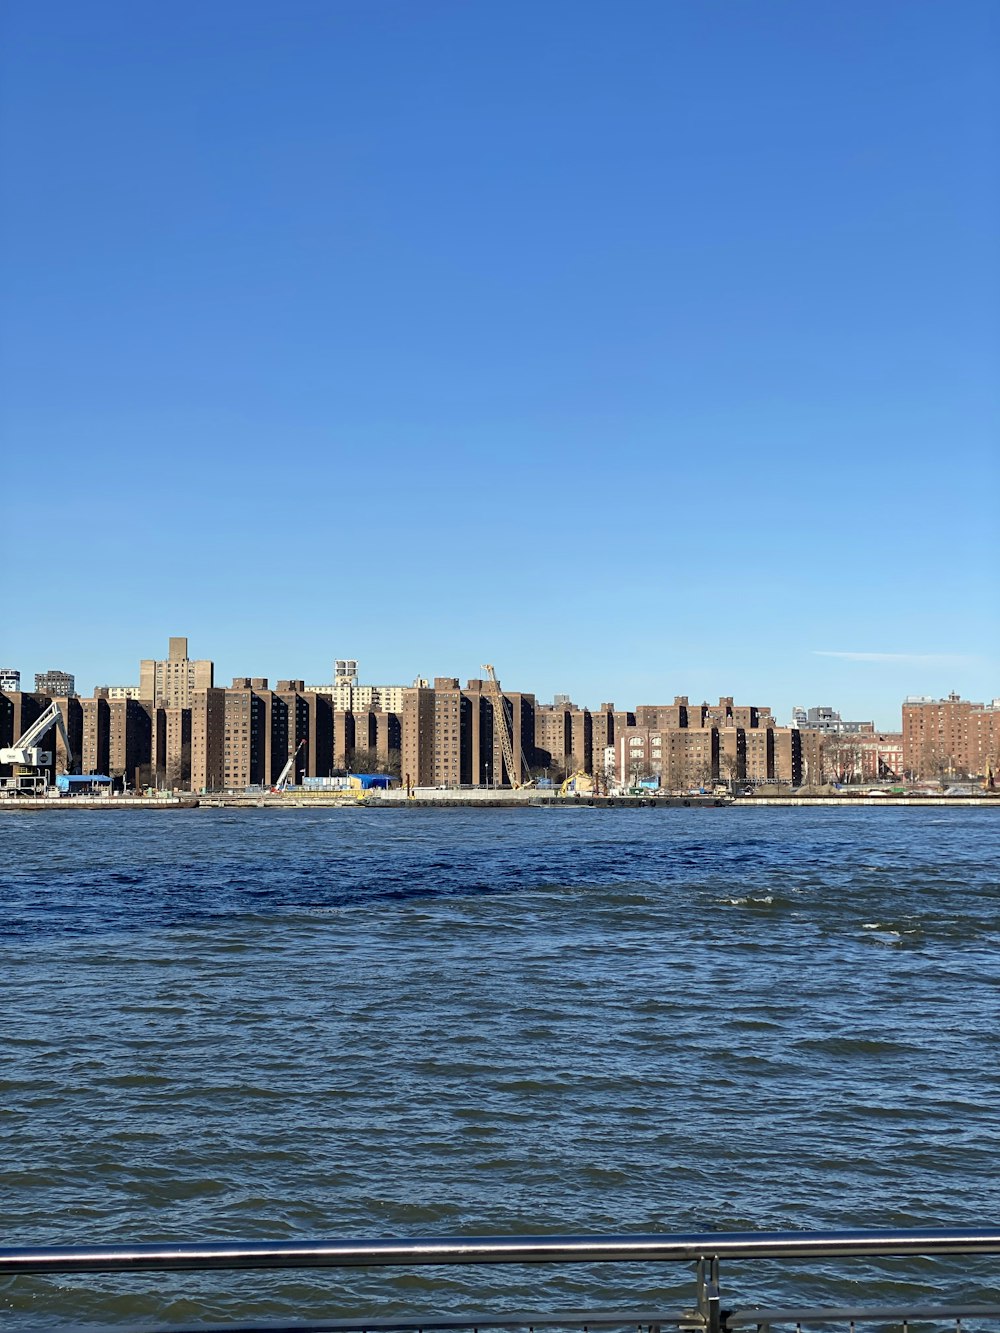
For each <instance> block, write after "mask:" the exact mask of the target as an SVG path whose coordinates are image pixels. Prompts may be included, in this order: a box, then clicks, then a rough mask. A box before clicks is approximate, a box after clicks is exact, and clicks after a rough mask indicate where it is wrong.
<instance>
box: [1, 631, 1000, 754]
mask: <svg viewBox="0 0 1000 1333" xmlns="http://www.w3.org/2000/svg"><path fill="white" fill-rule="evenodd" d="M161 638H162V636H161ZM174 642H176V643H177V644H183V645H184V652H185V654H186V653H187V648H188V643H189V638H188V636H184V637H183V638H179V639H176V640H171V643H174ZM826 655H827V656H831V657H836V658H840V657H843V656H845V654H840V653H836V654H834V653H830V654H826ZM63 656H64V657H65V656H66V655H65V654H64V655H63ZM340 656H341V660H343V657H344V655H343V654H341V655H340ZM847 656H851V657H861V658H862V659H863V660H867V657H868V655H865V654H850V655H847ZM899 656H900V658H901V659H902V661H904V662H905V661H909V660H910V659H909V657H908V655H899ZM185 660H186V659H185ZM893 660H894V661H895V660H896V659H895V658H894V659H893ZM933 660H934V661H935V662H936V663H944V664H946V665H947V664H952V663H953V660H954V659H952V658H949V657H948V656H947V655H944V654H942V655H940V656H935V657H934V659H933ZM349 662H350V665H351V666H352V667H355V668H358V670H359V674H357V675H356V676H355V678H354V680H355V684H360V685H362V686H363V687H370V686H376V687H386V686H389V687H393V688H396V689H405V688H409V687H412V686H414V685H416V684H418V683H419V682H420V681H421V680H423V681H432V680H434V679H435V678H438V677H441V675H442V671H441V670H439V669H435V670H430V671H417V672H414V673H412V674H408V673H400V672H398V671H397V672H395V673H393V672H389V673H386V674H384V675H382V676H378V675H376V674H374V673H372V672H371V671H367V670H365V669H364V666H365V663H364V658H363V657H359V656H358V655H357V654H355V655H354V656H352V657H351V658H350V659H349ZM336 663H337V658H332V659H330V661H329V662H328V664H327V666H328V669H327V671H326V672H325V673H320V674H319V675H317V676H316V677H315V678H314V677H310V676H308V675H307V674H306V673H304V672H302V671H300V670H299V669H298V664H297V663H296V662H294V661H293V662H291V663H289V662H288V661H285V660H283V661H282V662H280V664H279V665H278V668H277V670H274V671H271V672H264V671H254V672H252V673H250V672H247V671H233V672H228V671H226V670H222V669H220V665H219V664H218V663H217V662H216V660H215V658H214V657H207V658H205V659H203V660H202V661H200V662H198V663H195V662H192V666H194V665H198V666H199V667H204V668H207V669H209V670H214V682H215V686H216V687H217V688H226V687H227V682H228V681H230V680H242V679H246V680H250V679H256V680H267V681H271V682H275V681H278V680H283V679H284V680H302V681H303V682H304V683H305V687H306V689H319V688H322V687H325V686H331V687H332V685H333V683H334V679H335V675H336ZM155 664H156V660H155V659H139V660H138V661H135V660H134V661H133V665H132V668H131V670H130V671H126V672H124V673H120V674H119V675H113V674H112V673H110V672H107V671H105V672H104V673H103V674H102V675H99V676H98V678H97V679H94V680H89V681H88V680H84V679H83V678H81V676H80V674H79V673H78V672H76V671H74V670H72V669H69V668H67V667H66V663H65V662H63V663H62V664H61V665H56V666H53V665H51V664H50V665H49V666H48V667H46V668H45V670H44V671H41V670H39V671H38V672H35V671H31V672H29V671H25V670H23V669H21V668H20V667H19V665H17V664H16V663H13V662H10V663H5V664H0V668H2V669H4V670H5V671H6V670H11V671H20V676H21V688H22V689H23V690H26V691H27V690H29V689H31V690H34V688H35V687H34V684H30V682H34V681H36V678H37V677H38V676H42V675H48V674H52V675H61V674H62V673H63V672H64V671H65V672H66V674H68V675H69V676H70V677H74V678H75V680H76V689H75V693H76V694H77V695H78V696H79V697H81V698H83V697H87V696H89V695H93V693H94V691H95V690H96V689H101V688H107V687H121V686H136V687H138V686H139V683H140V679H141V678H142V676H143V671H144V670H145V669H146V668H149V669H150V671H152V668H153V667H154V665H155ZM446 665H447V664H446ZM482 670H483V664H482V663H477V664H475V665H474V666H470V668H469V670H468V671H466V672H461V673H459V675H460V677H461V678H463V679H465V678H474V677H478V676H480V674H481V672H482ZM498 676H499V679H500V683H501V685H502V686H503V687H504V689H505V690H513V691H519V690H524V691H527V692H528V693H530V694H531V695H532V696H533V697H534V698H535V699H537V700H538V702H539V704H547V703H548V702H549V701H553V702H559V701H561V700H564V699H567V700H570V701H571V702H572V703H573V704H574V705H575V706H576V707H579V708H584V709H596V708H597V707H598V705H599V704H600V703H612V704H614V705H615V706H616V707H618V708H621V709H634V708H636V707H641V706H643V705H658V704H663V703H665V702H666V701H667V700H668V699H670V698H676V697H677V696H678V695H684V696H685V698H690V699H691V700H692V702H695V701H698V702H702V701H703V702H706V703H707V702H708V701H709V700H710V699H714V698H720V697H725V696H727V695H728V696H729V697H733V698H736V697H739V698H751V697H752V698H758V699H760V700H761V701H762V702H763V703H764V704H766V706H767V707H768V708H769V709H770V710H771V711H772V712H773V714H774V716H775V718H776V720H777V721H778V722H779V723H780V724H781V725H782V726H787V725H790V724H791V725H796V724H795V722H794V719H793V710H795V709H799V708H802V709H814V710H815V709H819V708H832V709H833V710H834V711H835V712H836V714H837V715H838V717H840V718H843V719H844V720H845V721H863V722H870V723H872V724H873V726H874V728H875V730H876V731H878V732H887V731H898V730H899V725H900V710H901V709H902V707H903V704H904V703H906V702H907V701H912V700H918V699H923V700H931V699H933V700H940V701H944V700H946V699H948V698H950V697H952V696H955V697H959V698H964V699H972V700H976V699H979V700H980V701H982V702H984V703H986V704H987V705H988V706H995V705H996V702H997V700H998V698H1000V689H998V688H997V687H994V688H993V689H987V690H985V691H983V692H981V693H980V694H978V695H977V694H975V693H972V694H969V693H967V692H964V691H962V690H958V689H945V690H941V691H939V692H937V693H935V692H932V691H918V690H908V691H907V692H906V693H905V694H903V695H901V696H900V697H899V699H898V700H897V701H896V714H895V716H894V717H891V718H889V719H886V718H884V717H879V716H876V715H875V714H874V713H873V711H872V709H871V708H870V707H869V708H867V709H866V708H864V707H861V708H860V709H854V708H848V707H844V706H843V705H842V701H841V700H840V699H838V698H826V697H824V698H822V699H820V698H813V697H806V696H805V694H804V693H803V692H801V691H800V695H801V697H799V696H796V698H795V699H794V700H793V701H792V702H789V703H788V705H787V707H786V706H784V704H783V702H781V701H775V700H774V699H773V698H772V696H771V695H770V694H768V692H767V691H766V690H765V691H763V692H758V693H757V694H755V695H749V694H747V693H745V692H743V691H740V690H734V689H733V688H730V689H728V690H726V689H725V688H723V689H720V690H715V691H711V690H699V689H697V688H687V689H685V688H680V687H678V688H673V683H672V682H671V681H670V680H669V679H668V678H667V677H666V676H664V677H663V678H662V679H661V681H660V684H659V685H658V686H657V687H656V691H655V692H654V693H651V694H649V695H648V696H644V697H642V698H635V697H628V698H626V697H624V696H622V697H618V696H616V695H615V693H614V691H612V690H609V689H605V690H604V691H600V690H599V691H598V694H597V696H595V697H594V698H593V699H591V698H589V697H588V698H582V697H579V696H577V695H575V694H574V693H573V692H572V691H570V690H565V689H558V688H557V689H553V690H551V691H546V690H541V689H538V688H537V687H536V684H535V682H534V681H533V679H532V678H531V676H530V675H528V676H526V677H524V678H521V677H517V678H514V677H513V676H511V674H510V673H509V672H507V671H506V670H502V669H500V668H498ZM208 678H209V677H208V675H207V674H205V675H203V676H202V677H201V678H200V679H199V681H198V685H200V686H201V687H204V685H205V684H206V683H207V681H208ZM150 679H152V676H150ZM684 684H685V682H680V685H684ZM195 687H196V682H195V677H194V676H192V679H191V688H195ZM272 688H273V685H272ZM42 692H43V693H44V692H45V691H44V690H43V691H42ZM48 692H49V693H52V691H51V690H50V691H48ZM141 697H144V698H151V697H153V692H152V691H151V690H150V689H148V688H147V689H146V691H145V692H144V693H143V694H142V696H141Z"/></svg>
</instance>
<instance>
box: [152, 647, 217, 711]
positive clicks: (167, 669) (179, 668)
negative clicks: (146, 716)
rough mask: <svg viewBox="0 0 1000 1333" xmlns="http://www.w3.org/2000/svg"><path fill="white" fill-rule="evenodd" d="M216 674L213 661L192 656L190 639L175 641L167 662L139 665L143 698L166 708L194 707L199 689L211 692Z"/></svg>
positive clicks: (169, 651)
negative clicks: (195, 696) (189, 649)
mask: <svg viewBox="0 0 1000 1333" xmlns="http://www.w3.org/2000/svg"><path fill="white" fill-rule="evenodd" d="M214 675H215V667H214V664H213V663H212V662H210V661H208V660H207V659H202V660H199V661H192V660H191V659H190V658H189V657H188V641H187V639H183V638H177V639H171V640H170V646H169V650H168V653H167V658H166V660H165V661H162V662H158V661H154V660H153V659H152V658H144V659H143V660H142V661H141V662H140V663H139V698H140V699H143V700H146V701H147V702H149V703H155V704H158V705H160V706H161V707H163V708H190V707H191V697H192V695H193V694H194V692H195V690H207V689H211V687H212V686H213V685H214V683H215V680H214Z"/></svg>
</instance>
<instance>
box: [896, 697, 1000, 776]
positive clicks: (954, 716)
mask: <svg viewBox="0 0 1000 1333" xmlns="http://www.w3.org/2000/svg"><path fill="white" fill-rule="evenodd" d="M987 765H989V766H990V767H991V768H992V770H993V772H994V773H996V772H997V771H998V769H1000V699H994V700H993V702H992V703H991V704H976V703H970V702H969V700H968V699H962V698H960V697H959V695H957V694H949V695H948V697H947V699H928V698H915V697H912V696H911V697H910V698H908V699H906V700H904V702H903V768H904V770H905V772H906V774H907V775H908V776H911V777H914V778H925V779H940V778H950V777H951V778H954V777H982V776H984V775H985V773H986V768H987Z"/></svg>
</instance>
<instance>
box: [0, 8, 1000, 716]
mask: <svg viewBox="0 0 1000 1333" xmlns="http://www.w3.org/2000/svg"><path fill="white" fill-rule="evenodd" d="M0 51H2V54H0V83H2V102H0V113H2V126H0V133H2V142H0V148H2V159H0V160H2V167H0V169H2V187H3V194H4V199H3V210H2V214H3V216H2V223H0V226H2V231H0V255H2V263H3V285H2V291H0V298H2V314H0V333H2V362H0V376H2V418H0V424H2V445H0V448H2V460H0V494H2V500H3V503H2V506H0V513H2V514H3V517H4V534H3V536H4V541H3V545H4V555H3V561H2V565H0V659H2V660H0V665H11V666H17V667H20V669H21V670H22V672H24V673H26V674H28V675H30V673H32V672H34V671H36V670H40V669H43V668H46V667H49V666H58V667H62V668H64V669H66V670H70V671H75V672H76V674H77V676H78V683H79V684H80V685H81V686H82V687H83V688H84V689H89V688H90V687H91V686H92V685H93V684H95V683H102V682H112V683H119V682H128V681H131V680H135V679H136V678H137V672H138V668H137V661H138V659H139V658H140V657H146V656H162V655H164V654H165V651H166V640H167V637H168V636H169V635H171V634H187V635H188V636H189V638H190V641H191V651H192V654H193V655H194V656H199V657H201V656H205V657H212V658H214V659H215V662H216V667H217V674H218V676H219V677H221V678H223V680H228V678H229V677H230V676H232V675H234V674H244V673H245V674H253V675H267V676H270V677H272V678H273V677H277V676H303V677H305V678H306V679H307V680H309V681H313V682H318V681H323V680H328V679H329V678H330V674H331V661H332V659H333V658H334V657H335V656H356V657H358V658H359V659H360V660H361V664H362V677H363V678H364V679H367V680H371V681H403V682H406V681H409V680H411V679H412V678H413V677H414V676H415V675H417V674H420V675H427V676H433V675H436V674H437V675H452V674H454V675H457V676H460V677H462V678H465V677H468V676H473V675H477V674H479V668H480V664H481V663H482V662H483V661H487V660H489V661H492V662H495V663H496V665H497V668H498V671H499V674H500V676H501V679H502V680H503V682H504V683H505V684H506V685H508V686H509V687H511V688H522V689H529V690H534V691H536V692H537V694H538V695H539V697H540V698H542V699H547V698H551V696H552V694H553V692H556V691H558V692H564V693H568V694H571V695H572V696H573V697H574V698H575V699H576V700H577V701H579V702H581V703H585V704H592V705H593V704H596V703H598V702H600V701H601V700H603V699H612V700H614V701H615V702H616V703H617V704H618V706H619V707H626V706H627V707H631V706H634V705H635V704H637V703H644V702H658V701H661V700H664V699H667V700H669V699H670V698H672V697H673V696H674V694H678V693H680V694H688V695H690V696H692V697H693V698H694V699H698V700H700V699H702V698H709V699H712V698H714V697H716V696H718V695H719V694H720V693H725V694H734V695H736V696H738V698H739V700H740V701H742V702H747V703H766V704H770V705H771V706H772V707H773V708H774V709H775V710H776V712H778V713H779V715H780V716H781V717H782V718H783V719H784V718H786V717H787V714H788V710H789V708H790V707H791V705H792V704H793V703H802V704H805V705H809V704H816V703H829V704H832V705H833V706H834V707H839V708H840V709H841V711H842V712H844V714H845V716H846V715H849V716H852V717H859V716H860V717H864V718H868V717H872V718H874V720H875V721H876V722H877V723H879V724H880V725H882V726H892V725H898V722H899V703H900V700H901V698H902V697H903V695H905V694H907V693H921V694H941V693H944V692H947V691H948V690H949V689H952V688H954V689H957V690H959V691H960V692H962V693H963V694H964V695H965V696H966V697H972V698H975V699H984V698H985V699H988V698H991V697H993V696H994V695H1000V634H998V623H1000V615H998V612H1000V595H998V565H1000V560H998V556H1000V530H998V509H1000V505H998V498H1000V485H998V483H1000V465H998V439H1000V431H998V427H1000V388H998V368H1000V257H998V255H1000V250H998V243H997V237H998V227H1000V172H998V162H1000V143H998V138H1000V133H998V127H1000V94H998V91H997V80H996V70H997V68H998V64H1000V7H998V6H997V5H996V4H995V3H994V0H985V2H983V3H979V2H978V0H958V2H957V3H954V4H942V3H940V0H899V2H898V3H897V2H896V0H875V2H874V3H873V0H846V3H845V0H829V2H827V0H810V3H808V4H803V3H795V2H794V0H780V3H773V2H772V0H753V2H752V3H750V2H749V0H725V3H722V2H721V0H720V2H716V0H685V2H684V3H679V2H677V0H624V2H618V0H614V2H613V0H603V2H602V3H594V2H593V0H542V3H539V0H530V3H529V2H528V0H502V2H501V0H492V2H491V0H477V2H476V3H468V2H467V0H461V2H460V0H316V2H314V0H291V2H290V3H277V0H275V2H274V3H268V4H263V3H258V2H257V0H239V3H236V2H235V0H212V3H209V4H203V3H199V4H194V3H190V0H176V2H175V3H171V4H154V3H150V2H149V0H122V2H121V3H118V2H117V0H116V2H115V3H109V2H108V0H91V2H90V3H87V4H80V3H78V2H77V0H72V3H68V2H67V0H50V2H49V3H46V4H44V5H38V4H31V3H27V0H13V2H12V3H9V4H7V5H5V6H4V7H3V10H2V11H0Z"/></svg>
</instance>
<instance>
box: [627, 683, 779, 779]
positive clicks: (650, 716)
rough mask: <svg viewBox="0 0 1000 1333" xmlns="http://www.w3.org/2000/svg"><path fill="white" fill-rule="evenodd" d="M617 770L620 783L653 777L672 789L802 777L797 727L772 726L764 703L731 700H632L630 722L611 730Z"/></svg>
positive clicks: (681, 698)
mask: <svg viewBox="0 0 1000 1333" xmlns="http://www.w3.org/2000/svg"><path fill="white" fill-rule="evenodd" d="M614 738H615V757H616V761H617V763H616V767H617V778H618V781H619V782H620V783H621V784H622V785H623V786H637V785H638V784H639V783H641V782H643V781H650V780H653V779H655V780H657V781H659V783H660V785H661V786H662V787H665V788H668V789H671V790H677V789H679V788H680V789H683V788H689V787H699V786H704V785H706V784H707V783H710V782H717V781H719V780H723V781H726V782H752V783H787V784H791V785H798V783H799V782H801V780H802V746H801V740H800V734H799V732H797V731H796V730H794V729H793V728H791V727H779V726H777V724H776V723H775V720H774V716H773V714H772V712H771V710H770V708H764V707H759V706H757V705H749V704H747V705H739V704H734V702H733V699H732V697H731V696H723V697H722V698H721V699H720V700H719V702H718V704H708V703H702V704H691V703H690V701H689V700H688V698H687V696H686V695H678V696H677V697H676V698H675V699H674V702H673V703H672V704H640V705H639V706H638V707H637V708H636V710H635V716H634V718H633V720H632V722H631V724H623V725H616V726H615V731H614Z"/></svg>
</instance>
